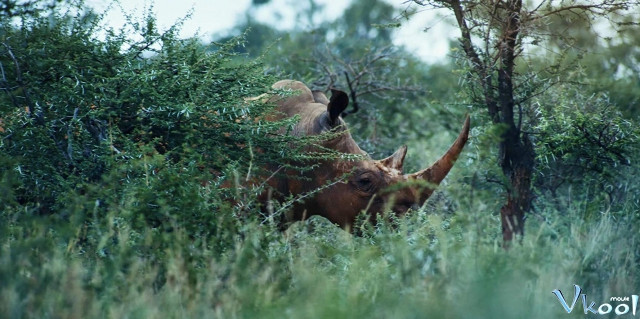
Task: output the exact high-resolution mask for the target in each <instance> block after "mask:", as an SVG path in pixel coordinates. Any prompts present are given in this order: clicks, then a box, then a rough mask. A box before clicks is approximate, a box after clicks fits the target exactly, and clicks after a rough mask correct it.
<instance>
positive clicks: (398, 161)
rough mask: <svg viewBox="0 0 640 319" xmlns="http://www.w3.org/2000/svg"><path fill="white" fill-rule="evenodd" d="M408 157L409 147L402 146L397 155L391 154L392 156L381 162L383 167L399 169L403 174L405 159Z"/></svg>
mask: <svg viewBox="0 0 640 319" xmlns="http://www.w3.org/2000/svg"><path fill="white" fill-rule="evenodd" d="M405 155H407V146H406V145H402V146H401V147H400V148H399V149H398V150H397V151H396V152H395V153H393V154H391V156H389V157H387V158H385V159H382V160H380V162H381V163H382V165H384V166H386V167H389V168H393V169H397V170H399V171H400V172H402V163H404V157H405Z"/></svg>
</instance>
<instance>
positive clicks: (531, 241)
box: [0, 1, 640, 318]
mask: <svg viewBox="0 0 640 319" xmlns="http://www.w3.org/2000/svg"><path fill="white" fill-rule="evenodd" d="M10 2H11V1H10ZM10 2H7V3H10ZM254 2H255V3H258V1H254ZM63 3H64V4H65V5H69V6H70V7H71V8H72V9H71V10H69V11H68V13H66V14H62V13H59V11H57V10H56V9H50V8H47V7H43V8H30V7H28V6H26V5H25V6H24V7H19V9H15V10H14V11H11V10H10V9H4V7H3V9H2V10H7V11H6V13H2V14H3V15H0V18H1V17H3V16H6V17H13V20H10V19H2V20H0V63H1V64H0V65H1V66H2V74H1V75H2V79H0V80H1V82H0V89H1V93H0V314H1V315H0V317H2V318H209V317H215V318H256V317H260V318H283V317H285V318H334V317H337V318H498V317H500V318H563V317H565V316H566V317H578V316H579V317H583V314H582V304H581V303H580V302H578V304H576V307H575V309H574V311H573V313H572V314H571V315H569V314H567V313H566V312H565V311H564V310H563V309H562V307H561V306H560V304H559V303H558V301H557V299H556V298H555V296H554V295H553V294H552V293H551V291H552V290H554V289H561V290H562V291H563V292H564V294H565V297H566V298H567V299H570V298H572V297H573V284H578V285H580V286H581V287H582V288H583V289H584V291H585V293H587V296H588V297H587V298H588V300H592V301H595V302H596V307H597V306H599V305H600V304H601V303H605V302H609V298H610V297H612V296H630V295H631V294H638V292H639V291H638V289H639V287H640V276H639V275H638V274H640V269H639V268H640V235H639V234H640V232H639V226H638V225H640V182H638V178H637V176H638V175H639V174H640V165H639V163H638V161H637V158H639V156H640V148H639V146H640V137H639V136H640V128H639V126H638V118H637V109H638V102H637V101H638V100H637V93H636V96H634V94H633V93H630V92H628V91H625V92H624V94H623V93H622V92H620V91H619V90H616V89H615V85H616V83H621V85H625V86H627V85H629V86H632V85H636V84H637V83H636V84H634V83H631V81H623V80H622V79H612V78H609V81H600V80H599V79H598V78H595V76H598V75H601V76H603V77H609V76H610V73H606V72H602V73H600V74H590V73H586V72H581V71H580V70H581V66H579V65H576V64H567V65H566V66H562V68H563V69H564V70H574V71H575V72H568V73H567V74H568V75H567V79H565V80H566V81H563V82H562V83H561V84H559V85H555V86H550V87H549V88H548V89H546V90H544V91H539V90H537V88H538V87H544V86H545V83H547V82H545V81H544V80H540V81H537V80H536V81H531V82H527V85H530V86H531V91H532V92H534V91H535V92H541V93H537V94H535V96H533V97H532V98H530V99H528V100H527V101H526V103H527V105H526V106H527V107H526V109H527V110H529V111H528V112H531V114H527V115H528V118H529V119H530V120H528V122H527V123H526V125H527V126H528V127H529V128H530V129H531V136H532V140H533V143H534V146H535V151H536V165H535V172H534V179H533V181H532V185H533V191H534V194H535V196H534V197H535V198H534V200H533V208H532V210H531V211H530V212H529V213H528V214H527V224H526V229H525V235H524V237H523V238H521V239H520V240H519V241H518V242H516V243H514V244H513V245H512V248H511V249H509V250H505V249H503V248H502V244H503V243H502V237H501V229H500V215H499V208H500V206H501V205H502V204H503V199H504V195H505V190H504V187H503V185H504V183H505V180H506V179H505V176H504V175H503V174H502V172H501V171H500V169H499V167H498V165H497V164H496V162H497V159H496V154H497V152H498V151H497V150H496V149H495V145H496V143H495V141H496V140H497V139H499V137H500V134H501V131H502V130H503V128H502V127H500V126H494V125H492V124H491V123H490V122H491V120H490V119H489V118H487V116H486V115H483V113H481V112H479V111H474V110H475V109H474V108H473V107H475V106H476V105H475V104H474V103H475V102H474V100H473V95H474V88H473V87H469V85H468V83H464V82H465V81H460V82H461V83H458V82H457V80H456V77H457V76H460V78H462V79H465V77H464V74H466V72H468V71H469V70H468V66H466V65H464V64H461V65H460V64H456V62H455V61H452V62H450V63H446V64H442V65H425V64H424V63H423V62H420V61H419V60H417V59H415V58H413V57H411V56H410V55H408V53H405V52H403V51H402V49H401V48H397V49H392V50H391V49H388V48H387V47H388V46H390V45H391V42H390V39H391V38H392V36H393V33H392V32H391V31H390V30H388V29H384V28H383V29H380V31H379V32H378V33H376V32H374V31H371V30H377V29H375V28H371V29H366V27H371V24H377V25H387V24H389V23H391V22H392V21H391V20H390V19H391V18H392V17H393V16H394V15H391V13H393V12H391V11H386V10H387V9H388V8H387V7H384V6H385V4H384V2H380V3H378V2H376V4H375V5H373V4H371V3H370V2H369V1H354V5H353V6H352V7H351V8H350V9H349V10H347V11H346V12H345V15H353V17H351V16H346V17H343V18H341V19H340V20H339V21H345V23H351V22H353V23H356V22H359V23H363V24H365V26H358V25H349V24H344V25H340V24H339V22H338V21H336V22H333V23H327V24H326V25H323V26H321V28H319V29H318V30H312V31H311V32H307V31H299V33H295V32H292V33H291V34H290V35H289V36H288V37H287V38H286V39H282V40H280V42H275V43H279V44H278V45H277V46H274V42H273V41H275V37H277V31H275V30H267V29H264V28H263V29H261V32H263V33H264V34H272V35H276V36H274V38H273V39H267V40H265V41H256V42H258V44H255V46H253V45H254V44H253V43H252V40H251V37H252V34H251V33H248V34H247V38H248V39H249V42H246V43H245V42H244V41H245V40H244V38H243V37H242V36H239V37H237V38H231V39H227V41H220V42H217V44H216V45H214V46H211V47H209V46H204V45H202V44H201V43H199V42H198V41H197V40H194V39H187V40H184V39H179V38H177V36H176V33H177V31H178V26H175V27H173V28H171V29H169V30H158V29H157V27H156V25H155V19H154V17H153V14H151V13H149V14H148V15H147V16H146V17H143V18H142V19H140V21H130V27H131V28H132V29H133V30H134V32H136V33H137V35H138V37H135V40H132V37H130V36H127V35H126V33H125V31H122V32H115V31H113V30H104V29H102V27H101V23H100V21H101V20H100V19H101V17H100V16H99V15H96V14H94V13H90V12H85V11H84V10H81V9H82V6H81V5H80V4H76V5H75V7H74V6H73V5H71V4H68V3H67V2H63ZM364 3H368V4H370V7H371V8H378V9H380V8H382V9H380V10H377V9H376V10H374V11H375V12H376V14H377V15H370V16H368V17H367V19H371V21H365V20H364V18H358V14H361V13H362V10H357V8H359V6H360V7H362V6H363V4H364ZM74 8H75V9H74ZM36 9H37V10H36ZM3 12H4V11H3ZM65 12H67V11H65ZM74 12H79V13H77V14H76V13H74ZM382 13H384V14H389V15H388V16H385V15H384V14H382ZM305 14H308V15H312V14H313V12H307V13H305ZM265 27H266V26H265ZM363 28H365V29H363ZM353 30H360V31H362V32H365V34H370V35H372V36H373V37H374V38H376V39H378V41H380V42H375V43H371V44H370V45H371V46H364V45H362V46H353V47H352V50H347V48H349V46H348V44H349V41H350V40H349V37H351V36H356V37H357V36H358V35H356V33H357V32H355V31H353ZM332 32H334V33H335V32H337V33H338V34H340V35H343V36H340V37H336V38H335V39H336V40H335V41H334V42H332V43H331V44H332V48H333V50H334V51H314V52H315V53H313V54H315V55H310V56H312V57H313V58H314V59H315V60H314V61H312V62H311V64H313V63H318V62H319V61H320V62H323V63H327V64H328V65H331V67H332V68H334V69H332V70H333V73H334V74H338V75H339V79H340V80H337V81H338V82H336V85H338V86H342V87H343V88H345V89H346V88H347V87H348V85H347V84H346V82H343V81H346V78H343V77H342V74H343V71H344V70H343V69H342V68H344V69H348V67H346V65H344V64H341V63H340V61H342V62H345V61H347V62H349V63H351V62H353V61H358V60H357V59H358V57H360V58H362V57H370V56H371V55H369V54H373V56H375V54H378V53H380V52H385V57H383V58H381V62H380V63H381V64H375V66H379V68H376V67H372V68H370V69H369V71H370V72H371V74H370V76H372V77H374V78H375V80H376V81H377V82H376V83H378V84H380V85H382V84H385V83H389V81H390V80H392V81H396V80H397V79H398V77H402V78H403V79H405V80H406V81H407V83H403V85H402V87H403V88H404V89H406V90H403V91H402V92H395V91H388V90H387V91H380V92H377V93H376V94H372V95H369V97H368V98H367V95H363V97H362V99H361V102H360V106H361V107H362V110H361V111H360V112H359V113H354V114H353V115H352V116H349V117H347V118H346V121H347V122H348V123H349V124H350V125H351V127H352V128H353V133H354V135H355V136H356V138H357V139H358V142H360V143H361V145H362V146H363V148H365V149H367V151H370V152H371V153H372V154H374V156H375V157H379V156H377V155H387V154H388V153H389V152H390V151H391V150H392V149H394V148H395V147H397V146H398V145H400V144H408V145H409V147H410V149H411V150H412V151H413V152H410V154H409V158H408V160H409V161H410V162H409V164H408V165H409V167H408V168H409V169H414V168H417V167H419V166H424V165H422V163H424V162H425V161H431V160H433V159H434V158H435V156H437V154H440V153H441V151H442V149H443V147H446V145H447V144H449V143H450V142H451V140H452V137H453V136H455V134H456V132H457V130H458V129H459V128H458V122H461V120H460V121H456V120H455V119H462V116H461V115H462V114H464V113H465V112H466V111H467V110H468V109H469V108H467V106H472V107H471V108H470V110H471V111H472V116H473V121H474V124H473V125H474V128H473V131H472V135H473V136H472V138H471V140H470V144H469V145H467V147H466V149H465V151H464V154H463V156H462V157H461V158H460V159H459V161H458V163H457V164H456V166H455V167H454V169H453V171H452V174H450V175H449V176H448V177H447V180H446V183H445V184H444V185H442V187H441V188H440V189H439V190H438V191H437V192H436V194H435V195H434V196H433V197H432V198H431V199H430V200H429V201H428V202H427V204H426V205H425V206H424V207H422V208H421V209H420V210H418V211H413V212H412V213H410V214H408V215H407V216H405V217H402V218H397V219H394V220H393V221H390V222H380V223H379V224H377V225H369V224H366V223H365V224H361V225H359V227H361V233H362V234H361V235H360V236H353V235H351V234H349V233H346V232H345V231H343V230H341V229H339V228H337V227H335V226H334V225H331V224H330V223H328V221H326V220H325V219H323V218H316V217H312V218H310V219H309V220H307V221H305V222H300V223H296V224H294V225H292V226H291V227H290V228H289V229H288V230H286V231H281V230H279V229H278V228H277V226H276V225H274V224H273V223H272V221H271V219H269V218H265V217H264V216H263V215H262V213H261V211H260V209H259V207H258V206H259V204H258V201H257V199H256V198H257V196H258V195H259V194H260V193H261V190H262V186H263V185H261V183H255V181H256V180H260V176H263V175H264V174H265V171H264V170H265V169H266V168H268V167H269V166H270V165H292V164H291V163H297V164H302V165H301V167H298V168H299V169H305V168H313V165H312V164H313V163H314V161H315V160H317V159H318V158H319V156H335V154H305V153H304V152H303V151H302V148H303V146H304V145H307V144H308V143H313V142H314V140H313V139H306V140H301V139H298V138H293V137H291V136H288V135H278V134H276V131H278V130H279V129H280V128H282V127H285V128H286V127H288V126H291V125H292V124H293V123H295V120H296V119H295V118H294V119H289V120H285V121H280V122H269V121H265V120H263V118H264V116H266V115H267V114H269V112H271V110H272V107H273V105H269V104H265V103H263V102H262V101H261V100H246V98H249V97H255V96H258V95H260V94H262V93H266V92H269V90H270V85H271V84H272V83H273V82H274V81H275V80H277V79H280V78H283V77H290V76H292V75H293V76H295V77H299V78H300V79H302V80H305V81H307V82H308V83H312V82H314V81H315V83H317V85H318V86H322V85H327V84H328V83H327V82H326V80H327V79H328V78H327V77H326V76H327V75H326V74H322V75H321V74H319V73H318V72H319V71H318V70H319V69H320V68H318V67H317V65H315V66H309V63H302V62H304V61H302V60H297V62H296V63H294V62H291V63H289V65H290V66H291V69H290V70H285V69H284V65H283V64H278V63H282V62H281V60H280V62H278V58H276V57H277V56H281V54H282V51H281V50H283V48H286V50H294V49H295V48H296V47H297V48H305V50H309V49H308V47H307V46H305V45H301V44H299V45H295V43H297V42H296V41H303V40H304V41H311V42H314V41H315V42H314V43H319V44H320V45H321V46H324V47H326V45H325V44H324V43H325V42H327V43H329V42H331V39H328V38H331V36H330V34H332ZM310 33H311V34H313V35H315V36H317V38H314V39H311V38H309V37H305V35H307V36H309V34H310ZM374 34H375V35H374ZM630 34H631V33H630ZM634 34H638V33H634ZM101 35H104V36H101ZM337 39H339V40H337ZM312 40H313V41H312ZM354 41H355V40H354ZM238 43H244V47H245V48H246V50H247V51H246V52H248V53H249V55H246V54H244V52H240V51H239V50H238V47H237V44H238ZM301 43H308V42H301ZM354 43H356V42H354ZM625 43H626V42H625ZM620 45H621V44H616V46H615V47H613V48H612V49H616V50H618V49H620ZM268 48H270V49H268ZM608 48H609V47H607V46H605V45H603V46H602V47H599V50H601V51H606V50H607V49H608ZM383 49H384V50H390V51H380V50H383ZM270 50H271V51H270ZM298 50H299V51H296V52H290V53H291V54H290V55H289V56H298V57H301V56H303V55H304V54H305V53H308V51H304V52H303V51H302V49H298ZM329 53H331V54H329ZM271 54H273V55H271ZM636 54H637V53H636ZM323 57H324V58H325V59H324V60H322V59H323ZM636 57H637V56H636ZM586 58H587V57H585V59H586ZM621 59H622V58H621ZM625 59H626V60H625V61H633V60H632V59H628V58H625ZM362 61H370V60H367V58H364V59H363V60H362ZM635 61H636V62H637V60H635ZM529 63H531V64H532V67H531V70H536V69H543V67H540V65H538V64H536V63H537V62H536V61H535V59H533V60H532V61H529ZM629 63H630V65H631V64H632V63H631V62H629ZM356 66H357V65H356ZM360 66H362V65H360ZM536 66H538V67H536ZM632 66H633V65H631V66H630V67H629V68H627V69H625V70H626V71H625V72H634V70H637V65H635V69H634V68H633V67H632ZM519 67H522V66H519ZM305 68H306V69H305ZM571 68H573V69H571ZM305 70H306V71H305ZM311 70H313V71H311ZM531 70H529V71H531ZM314 72H315V73H314ZM531 72H533V71H531ZM541 73H543V72H542V71H541ZM441 74H443V75H442V76H440V75H441ZM522 74H526V71H522ZM633 74H634V75H635V76H636V78H637V77H638V76H639V74H638V73H637V71H636V73H633ZM541 76H542V75H541ZM556 76H557V74H556ZM329 78H330V76H329ZM351 79H353V77H351ZM323 81H325V82H323ZM619 81H622V82H624V83H622V82H619ZM579 82H580V83H581V84H576V83H579ZM424 83H428V84H429V85H428V91H422V89H417V88H420V87H421V86H422V85H423V84H424ZM585 83H586V84H585ZM589 83H599V84H598V85H589ZM610 86H611V91H609V92H607V91H601V90H602V89H604V88H608V87H610ZM360 88H361V89H363V90H364V89H367V87H366V86H362V87H360ZM594 92H597V93H596V94H594ZM387 93H388V94H387ZM618 94H619V95H618ZM385 95H386V96H387V97H388V98H380V99H378V97H380V96H385ZM621 101H622V102H621ZM619 103H623V105H621V104H619ZM634 103H635V104H634ZM416 105H420V106H416ZM634 110H635V111H634ZM634 116H635V117H634ZM372 119H375V120H376V121H375V123H376V125H377V126H378V127H379V128H378V129H374V128H371V127H368V126H367V123H372ZM405 121H406V122H405ZM403 123H407V125H406V126H402V124H403ZM443 132H447V133H446V134H443ZM222 185H226V186H228V187H221V186H222ZM614 307H615V303H614ZM629 316H630V315H629Z"/></svg>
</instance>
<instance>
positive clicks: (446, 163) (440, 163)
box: [409, 115, 469, 200]
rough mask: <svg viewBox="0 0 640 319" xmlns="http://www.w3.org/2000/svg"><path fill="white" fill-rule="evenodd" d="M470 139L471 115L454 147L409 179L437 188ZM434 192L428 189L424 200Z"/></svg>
mask: <svg viewBox="0 0 640 319" xmlns="http://www.w3.org/2000/svg"><path fill="white" fill-rule="evenodd" d="M468 139H469V115H467V119H466V120H465V121H464V126H463V127H462V132H460V135H458V138H457V139H456V141H455V142H453V145H451V147H450V148H449V150H448V151H447V152H446V153H445V154H444V155H443V156H442V157H441V158H440V159H438V160H437V161H435V162H434V163H433V164H431V166H429V167H428V168H425V169H423V170H421V171H419V172H417V173H413V174H410V175H409V177H410V178H414V179H422V180H425V181H427V182H429V183H430V184H433V185H434V186H437V185H438V184H440V182H442V180H443V179H444V178H445V176H447V174H448V173H449V171H450V170H451V168H452V167H453V164H454V163H455V161H456V160H457V159H458V156H460V153H461V152H462V148H463V147H464V145H465V143H466V142H467V140H468ZM432 192H433V189H432V188H428V189H427V190H426V191H425V193H426V194H424V195H426V196H423V198H422V199H423V200H424V199H426V197H429V195H431V193H432Z"/></svg>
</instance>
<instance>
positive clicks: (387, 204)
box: [261, 80, 469, 229]
mask: <svg viewBox="0 0 640 319" xmlns="http://www.w3.org/2000/svg"><path fill="white" fill-rule="evenodd" d="M272 88H273V89H276V90H290V91H291V92H290V93H291V94H287V95H286V96H271V97H270V102H271V103H275V104H276V105H277V106H276V114H279V117H280V118H283V117H293V116H296V115H297V116H299V122H298V123H297V124H296V125H295V127H293V130H292V131H291V134H293V135H295V136H310V135H318V134H323V133H326V132H338V133H339V134H335V137H333V138H331V139H328V140H324V141H322V142H320V143H321V146H322V147H325V148H329V149H332V150H335V151H338V152H341V153H346V154H354V155H360V156H357V159H356V160H325V161H321V162H320V163H318V164H319V165H318V166H317V167H316V168H314V169H312V170H309V171H307V172H305V173H302V174H303V175H304V177H305V178H303V179H301V178H300V176H298V174H301V173H300V172H298V171H294V170H288V171H286V172H284V173H283V174H274V175H272V178H270V179H269V180H268V185H269V189H268V190H266V191H265V193H264V194H263V195H261V201H262V202H264V203H265V205H264V207H270V206H269V204H268V202H269V201H270V200H274V199H275V200H277V199H280V200H282V199H284V198H286V197H287V196H291V195H293V196H299V197H303V199H304V200H301V201H299V202H297V203H295V204H293V205H292V207H290V210H289V211H288V213H287V214H282V216H283V217H282V218H283V219H284V220H282V221H281V223H282V224H283V225H288V224H289V223H291V222H294V221H300V220H304V219H306V218H308V217H310V216H313V215H319V216H322V217H325V218H327V219H328V220H329V221H331V222H332V223H334V224H337V225H338V226H340V227H341V228H344V229H351V227H352V226H353V224H354V222H355V221H356V218H357V216H358V215H359V214H360V213H361V212H365V214H366V215H367V216H368V219H369V220H370V221H372V222H374V223H375V222H376V218H377V216H378V214H379V213H383V212H386V211H391V212H393V213H394V214H397V215H402V214H404V213H406V212H407V211H408V210H410V209H414V210H415V209H417V208H419V207H420V206H422V204H423V203H424V202H425V201H426V200H427V198H429V196H431V194H432V193H433V191H434V189H435V187H436V186H437V185H438V184H440V182H441V181H442V180H443V179H444V178H445V176H447V174H448V173H449V171H450V170H451V168H452V167H453V164H454V162H455V161H456V159H457V158H458V156H459V155H460V153H461V152H462V149H463V147H464V145H465V143H466V142H467V140H468V137H469V116H467V118H466V120H465V122H464V125H463V128H462V132H461V133H460V134H459V136H458V138H457V139H456V140H455V142H454V143H453V145H451V147H450V148H449V150H447V152H446V153H445V154H444V155H443V156H442V157H441V158H440V159H438V160H437V161H435V162H434V163H433V164H431V166H429V167H427V168H425V169H423V170H420V171H418V172H415V173H410V174H404V173H403V170H402V166H403V162H404V158H405V155H406V154H407V147H406V146H402V147H400V148H399V149H398V150H397V151H396V152H395V153H393V154H392V155H391V156H389V157H387V158H384V159H380V160H374V159H371V157H370V156H369V155H368V154H367V153H366V152H365V151H363V150H362V149H360V147H359V146H358V145H357V144H356V142H355V141H354V139H353V138H352V136H351V134H350V132H349V130H348V129H347V125H346V123H345V122H344V120H343V119H342V118H341V116H340V114H341V113H342V112H343V111H344V110H345V109H346V108H347V106H348V104H349V96H348V95H347V94H346V93H345V92H343V91H340V90H336V89H332V90H331V98H327V97H326V95H325V94H324V93H322V92H320V91H311V90H310V89H309V88H308V87H307V86H306V85H305V84H303V83H302V82H299V81H294V80H282V81H278V82H276V83H275V84H274V85H273V86H272ZM311 151H313V150H311ZM305 194H306V195H305ZM270 213H273V212H270Z"/></svg>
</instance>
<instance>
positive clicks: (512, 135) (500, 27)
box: [407, 0, 640, 245]
mask: <svg viewBox="0 0 640 319" xmlns="http://www.w3.org/2000/svg"><path fill="white" fill-rule="evenodd" d="M411 2H412V6H415V5H417V6H420V7H431V8H443V9H446V10H448V11H449V12H451V13H452V14H453V16H454V17H455V22H456V25H457V27H458V29H459V30H460V35H461V36H460V46H461V48H462V52H463V56H464V60H465V61H467V62H468V63H469V65H470V68H469V69H470V72H469V78H470V80H471V81H470V82H471V83H472V88H471V93H472V94H471V95H472V97H473V98H474V99H475V100H476V101H475V102H477V103H478V104H480V105H482V107H483V108H484V109H485V110H486V111H487V114H488V116H489V118H490V121H491V123H493V124H494V125H498V126H500V127H501V128H502V130H501V136H500V137H501V138H500V142H499V152H498V165H499V166H500V168H501V170H502V172H503V173H504V175H505V177H506V194H507V196H506V201H505V203H504V204H503V205H502V208H501V210H500V215H501V222H502V235H503V240H504V241H505V245H507V244H508V242H510V241H511V240H512V239H513V238H514V236H521V235H523V232H524V221H525V218H524V216H525V213H526V212H527V211H529V210H530V209H531V207H532V200H533V191H532V178H533V175H534V165H535V158H536V154H535V149H534V143H533V139H532V137H531V135H530V134H528V133H527V130H526V129H524V128H523V126H527V123H528V121H529V120H531V119H530V118H528V117H532V116H534V115H532V114H534V112H532V110H531V109H529V110H527V109H525V108H526V107H527V105H526V103H525V102H526V101H527V100H529V99H530V98H532V97H534V96H537V95H540V94H541V93H543V92H544V91H545V90H547V89H548V88H549V87H550V85H553V84H554V83H557V81H554V80H551V75H553V76H554V77H560V78H561V76H562V74H561V70H559V69H558V68H557V64H553V63H549V65H547V70H546V71H547V72H546V74H548V75H549V77H548V78H546V79H540V78H539V77H538V76H537V75H536V74H525V73H526V70H525V72H522V73H520V72H517V71H516V70H518V69H517V68H516V65H517V64H518V63H519V62H520V61H523V60H524V58H525V52H526V51H528V50H530V49H531V48H534V47H535V46H544V43H545V41H548V40H549V39H552V38H557V39H567V36H566V35H565V34H563V33H562V29H556V30H553V29H550V28H548V27H547V24H548V23H549V22H550V20H551V19H553V18H558V17H560V18H562V19H569V20H581V21H586V22H587V23H588V25H590V26H593V24H594V23H595V22H594V21H609V22H611V23H610V24H609V25H608V26H609V27H610V28H612V29H616V28H618V27H624V26H629V25H632V24H633V23H629V22H628V19H627V20H626V22H625V19H622V18H621V17H623V16H624V13H628V14H632V12H635V11H633V9H634V8H636V10H637V7H638V6H639V4H640V2H638V1H620V0H600V1H590V2H579V1H551V0H543V1H538V2H534V3H531V2H523V1H522V0H489V1H487V0H470V1H461V0H433V1H422V0H412V1H411ZM417 11H419V10H417ZM407 12H409V10H407ZM600 18H603V19H600ZM564 50H565V51H564V52H559V54H560V55H562V54H563V53H566V52H567V51H568V50H571V47H570V46H568V47H566V48H565V49H564ZM554 73H555V74H554Z"/></svg>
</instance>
